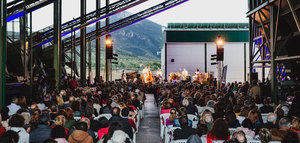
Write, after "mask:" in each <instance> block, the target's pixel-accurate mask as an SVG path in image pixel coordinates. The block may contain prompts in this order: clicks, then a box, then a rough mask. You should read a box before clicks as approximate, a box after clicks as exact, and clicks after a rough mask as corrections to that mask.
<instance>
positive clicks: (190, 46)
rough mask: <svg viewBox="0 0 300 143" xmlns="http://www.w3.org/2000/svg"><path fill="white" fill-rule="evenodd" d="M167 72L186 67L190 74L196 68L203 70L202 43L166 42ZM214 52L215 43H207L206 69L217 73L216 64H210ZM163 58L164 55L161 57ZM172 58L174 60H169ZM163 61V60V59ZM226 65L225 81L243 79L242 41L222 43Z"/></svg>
mask: <svg viewBox="0 0 300 143" xmlns="http://www.w3.org/2000/svg"><path fill="white" fill-rule="evenodd" d="M246 47H247V48H246V52H247V54H246V56H247V57H246V59H247V62H246V63H247V73H248V72H249V69H248V67H249V62H248V60H249V59H248V57H249V54H248V47H249V46H248V43H247V45H246ZM166 48H167V74H168V75H169V74H170V73H171V72H181V71H182V69H183V68H185V69H187V70H188V72H189V74H190V75H194V72H195V71H196V69H197V68H198V69H199V70H200V72H204V43H167V47H166ZM215 53H216V45H215V43H213V42H209V43H207V70H208V72H214V74H215V77H216V74H217V69H216V65H211V64H210V63H211V62H213V61H211V60H210V57H211V55H212V54H215ZM163 58H164V57H163ZM171 59H174V60H175V62H173V63H172V62H171ZM163 61H164V60H163ZM225 65H228V67H227V82H233V81H244V43H225V44H224V66H225Z"/></svg>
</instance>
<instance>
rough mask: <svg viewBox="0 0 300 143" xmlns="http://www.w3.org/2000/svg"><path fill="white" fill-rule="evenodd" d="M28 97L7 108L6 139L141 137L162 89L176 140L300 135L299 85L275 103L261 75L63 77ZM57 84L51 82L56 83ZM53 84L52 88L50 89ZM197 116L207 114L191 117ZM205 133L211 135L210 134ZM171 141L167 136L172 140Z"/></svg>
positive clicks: (71, 142) (0, 137)
mask: <svg viewBox="0 0 300 143" xmlns="http://www.w3.org/2000/svg"><path fill="white" fill-rule="evenodd" d="M61 84H62V85H61V89H60V90H58V89H55V87H54V86H50V87H51V88H48V89H47V90H43V89H42V90H40V91H41V92H37V93H38V94H37V96H34V98H32V99H30V100H29V99H27V98H26V97H25V96H22V95H19V96H16V97H13V98H12V100H11V103H10V104H9V105H8V106H6V107H3V108H2V109H1V116H0V121H1V122H0V142H1V143H92V142H99V143H131V142H135V133H136V132H137V131H138V126H139V120H140V114H139V111H142V109H143V103H144V100H145V93H152V94H154V96H155V99H156V102H157V106H158V108H160V114H161V115H163V114H167V115H168V116H167V118H165V119H163V120H162V122H163V124H164V126H166V127H170V128H172V127H176V129H175V130H174V131H173V132H169V133H170V136H171V140H173V141H176V140H181V139H185V140H186V142H188V143H202V142H207V143H211V142H213V141H216V140H223V141H224V142H230V143H246V142H247V140H248V141H249V140H260V141H261V142H262V143H268V142H270V141H281V142H283V143H297V142H299V137H300V136H299V129H300V122H299V115H300V110H299V109H300V107H299V105H300V101H299V100H300V97H299V96H300V94H299V91H296V90H297V88H294V91H292V92H285V95H284V96H285V98H280V102H279V104H275V102H274V101H273V99H272V98H271V97H270V95H271V94H269V93H268V92H263V86H261V85H259V84H256V83H255V82H254V83H253V84H252V85H250V84H249V83H247V82H245V83H237V82H235V83H228V84H226V85H222V86H221V88H220V89H217V88H216V84H215V83H211V84H205V85H204V84H198V83H191V82H177V83H156V84H152V83H147V84H143V83H141V82H139V81H138V82H123V81H118V82H103V81H100V82H96V83H95V84H93V85H89V86H79V84H78V83H77V81H76V80H75V79H72V78H70V79H68V78H65V79H63V80H62V83H61ZM48 87H49V86H48ZM49 89H52V90H49ZM190 115H193V116H194V117H197V118H198V119H199V121H198V122H197V123H196V124H195V120H193V119H192V120H191V119H190V118H189V116H190ZM203 139H204V140H203ZM165 140H166V139H165Z"/></svg>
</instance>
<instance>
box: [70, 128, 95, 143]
mask: <svg viewBox="0 0 300 143" xmlns="http://www.w3.org/2000/svg"><path fill="white" fill-rule="evenodd" d="M68 142H69V143H93V138H92V137H91V136H90V135H89V134H88V133H87V132H85V131H82V130H75V131H74V132H73V133H72V134H71V135H70V137H69V139H68Z"/></svg>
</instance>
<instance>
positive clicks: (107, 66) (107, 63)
mask: <svg viewBox="0 0 300 143" xmlns="http://www.w3.org/2000/svg"><path fill="white" fill-rule="evenodd" d="M108 5H109V0H106V6H108ZM108 12H109V9H108V7H106V14H108ZM105 25H106V26H108V25H109V17H108V18H106V20H105ZM105 50H108V49H107V48H105ZM105 53H107V52H105ZM110 80H111V59H107V56H105V81H110Z"/></svg>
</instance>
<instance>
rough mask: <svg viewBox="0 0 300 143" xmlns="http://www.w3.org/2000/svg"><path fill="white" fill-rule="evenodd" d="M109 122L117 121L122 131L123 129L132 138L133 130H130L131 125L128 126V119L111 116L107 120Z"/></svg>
mask: <svg viewBox="0 0 300 143" xmlns="http://www.w3.org/2000/svg"><path fill="white" fill-rule="evenodd" d="M109 122H110V123H113V122H119V123H120V124H121V126H122V131H124V132H125V133H127V134H128V136H129V137H130V138H131V139H133V131H132V127H131V126H130V124H129V122H128V120H127V119H126V118H122V117H119V116H113V117H111V118H110V120H109Z"/></svg>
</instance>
